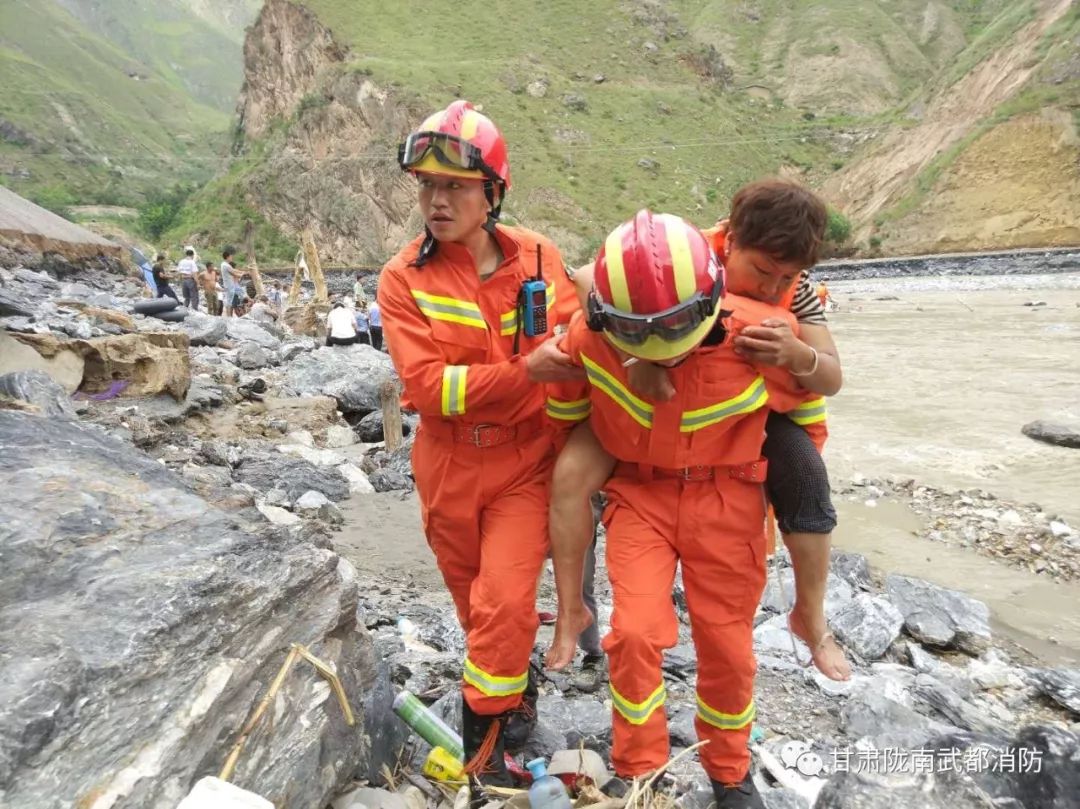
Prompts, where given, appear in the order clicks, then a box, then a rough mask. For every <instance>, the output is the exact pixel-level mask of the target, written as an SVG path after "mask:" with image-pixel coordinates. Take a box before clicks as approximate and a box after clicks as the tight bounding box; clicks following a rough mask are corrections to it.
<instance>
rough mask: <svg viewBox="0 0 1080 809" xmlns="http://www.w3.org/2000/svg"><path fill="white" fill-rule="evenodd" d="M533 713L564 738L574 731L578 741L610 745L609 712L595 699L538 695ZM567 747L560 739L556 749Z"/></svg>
mask: <svg viewBox="0 0 1080 809" xmlns="http://www.w3.org/2000/svg"><path fill="white" fill-rule="evenodd" d="M536 713H537V715H538V716H542V717H544V719H545V720H546V722H547V723H548V724H549V725H550V726H551V727H552V728H553V729H555V730H556V731H557V732H559V733H562V734H563V736H564V737H565V736H566V735H567V734H568V733H570V732H571V731H574V732H576V733H577V734H579V736H580V737H582V738H593V739H598V740H602V741H606V742H609V743H610V741H611V710H610V709H609V708H605V707H604V704H603V703H602V702H599V701H597V700H595V699H592V698H589V697H582V698H580V699H567V698H566V697H564V696H561V695H558V694H541V695H540V698H539V699H537V701H536ZM567 747H568V745H567V743H566V742H565V738H564V742H563V744H562V745H560V748H559V749H564V748H567Z"/></svg>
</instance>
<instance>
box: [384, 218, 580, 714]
mask: <svg viewBox="0 0 1080 809" xmlns="http://www.w3.org/2000/svg"><path fill="white" fill-rule="evenodd" d="M495 238H496V240H497V241H498V243H499V247H500V248H501V250H502V253H503V256H504V259H503V262H502V263H501V264H500V265H499V268H498V269H497V270H496V271H495V273H494V274H493V275H491V276H490V277H489V278H487V279H486V280H484V281H481V280H480V278H479V276H478V274H477V270H476V266H475V263H474V262H473V259H472V256H471V254H470V253H469V252H468V251H467V250H466V249H465V248H464V247H463V246H461V245H459V244H455V243H446V242H440V243H439V246H438V250H437V252H436V253H435V255H434V256H433V257H432V258H431V259H430V260H429V261H428V262H427V263H426V264H425V265H424V266H423V267H414V266H411V263H412V262H413V260H414V259H415V258H416V255H417V251H418V249H419V247H420V244H421V242H422V238H417V239H416V240H414V241H412V242H411V243H410V244H408V245H407V246H406V247H405V248H404V249H403V250H402V251H401V252H400V253H398V254H397V255H396V256H395V257H394V258H392V259H391V260H390V261H389V262H388V263H387V264H386V266H385V267H384V268H383V272H382V276H381V278H380V280H379V294H378V300H379V306H380V307H381V310H382V317H383V329H384V332H385V334H386V336H387V337H388V340H389V345H390V353H391V357H392V359H393V361H394V365H395V367H396V368H397V371H398V374H399V375H400V377H401V380H402V382H403V384H404V394H403V396H402V405H403V407H405V408H409V409H413V410H416V411H417V412H419V414H420V427H419V429H418V431H417V436H416V443H415V444H414V446H413V454H412V464H413V474H414V477H415V479H416V490H417V494H418V495H419V498H420V509H421V516H422V518H423V524H424V533H425V534H426V536H427V540H428V544H429V545H430V546H431V549H432V551H433V552H434V553H435V558H436V560H437V562H438V565H439V570H440V571H441V572H442V575H443V579H444V581H445V582H446V586H447V587H448V588H449V590H450V593H451V595H452V596H453V599H454V605H455V607H456V609H457V614H458V618H459V619H460V621H461V625H462V627H463V628H464V630H465V633H466V643H467V656H466V658H465V661H464V671H463V687H462V691H463V693H464V696H465V699H466V700H467V701H468V703H469V705H470V707H471V708H472V709H473V711H475V712H476V713H477V714H482V715H494V714H499V713H502V712H504V711H507V710H510V709H512V708H515V707H517V706H518V705H519V704H520V702H521V695H522V692H523V691H524V690H525V687H526V684H527V682H528V666H529V655H530V654H531V652H532V648H533V643H534V640H535V636H536V628H537V625H538V621H537V616H536V584H537V580H538V578H539V574H540V570H541V566H542V564H543V561H544V558H545V557H546V555H547V552H548V545H549V540H548V491H549V485H550V476H551V467H552V462H553V455H554V453H553V442H552V439H553V430H552V427H551V424H550V422H549V421H548V420H547V419H546V418H545V416H544V387H543V386H542V385H539V384H536V383H533V382H531V381H530V380H529V378H528V373H527V370H526V363H525V356H526V355H528V354H529V353H530V352H531V351H532V350H533V349H535V348H536V347H537V346H538V345H540V344H541V343H542V342H543V341H544V340H545V339H547V338H548V337H550V336H551V335H552V334H553V331H554V328H555V326H556V325H557V324H558V317H559V314H558V313H559V312H568V311H573V310H574V309H576V308H577V298H576V295H575V293H574V289H573V286H572V285H571V283H570V281H569V279H568V278H567V276H566V273H565V269H564V267H563V263H562V259H561V257H560V256H559V252H558V250H557V249H556V247H555V246H554V245H553V244H552V243H551V242H549V241H547V240H546V239H543V238H542V237H540V236H539V235H537V234H535V233H532V232H531V231H528V230H524V229H520V228H512V227H505V226H502V225H499V226H498V227H497V229H496V232H495ZM538 250H539V251H540V252H541V255H542V262H543V271H542V272H543V278H544V280H545V281H546V282H547V285H548V286H547V305H548V330H547V333H546V334H544V335H543V336H537V337H526V336H525V335H524V333H521V334H519V335H518V340H519V351H518V353H515V352H514V337H515V334H516V333H517V332H518V331H519V323H518V320H519V313H518V307H517V302H518V293H519V291H520V289H521V285H522V282H523V281H525V280H529V279H532V278H534V277H535V275H536V267H537V252H538ZM560 299H561V305H560V306H559V307H556V303H557V302H560Z"/></svg>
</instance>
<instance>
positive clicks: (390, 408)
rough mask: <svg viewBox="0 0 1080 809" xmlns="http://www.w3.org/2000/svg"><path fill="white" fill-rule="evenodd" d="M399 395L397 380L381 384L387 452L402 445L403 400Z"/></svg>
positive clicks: (384, 439) (380, 394) (384, 438)
mask: <svg viewBox="0 0 1080 809" xmlns="http://www.w3.org/2000/svg"><path fill="white" fill-rule="evenodd" d="M398 397H399V392H398V386H397V380H395V379H387V380H386V381H385V382H383V383H382V385H380V386H379V400H380V402H381V404H382V418H383V420H382V424H383V426H382V429H383V441H384V442H386V451H387V452H393V451H394V450H396V449H397V448H398V447H400V446H401V440H402V439H401V402H400V401H399V399H398Z"/></svg>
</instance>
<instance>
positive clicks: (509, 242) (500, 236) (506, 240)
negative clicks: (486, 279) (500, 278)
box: [436, 225, 521, 267]
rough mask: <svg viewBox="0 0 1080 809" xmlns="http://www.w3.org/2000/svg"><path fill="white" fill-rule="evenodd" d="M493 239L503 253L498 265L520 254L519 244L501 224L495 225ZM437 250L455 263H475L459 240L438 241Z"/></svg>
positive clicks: (506, 262)
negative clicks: (501, 260)
mask: <svg viewBox="0 0 1080 809" xmlns="http://www.w3.org/2000/svg"><path fill="white" fill-rule="evenodd" d="M495 241H497V242H498V243H499V249H501V250H502V254H503V262H502V264H500V265H499V266H500V267H502V266H503V264H508V263H509V262H511V261H513V260H514V259H516V258H517V257H518V256H519V255H520V254H521V245H520V244H519V243H518V242H517V241H516V240H515V239H514V237H513V236H511V235H510V234H509V233H507V232H506V230H505V229H504V228H503V227H502V226H501V225H496V226H495ZM439 252H440V253H443V255H445V256H446V258H447V259H449V260H450V261H452V262H454V263H455V264H456V263H458V262H464V263H468V264H475V262H474V261H473V257H472V253H470V252H469V250H468V248H467V247H465V245H463V244H461V243H460V242H439ZM436 255H438V254H436Z"/></svg>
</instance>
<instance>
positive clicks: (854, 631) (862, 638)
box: [831, 593, 904, 660]
mask: <svg viewBox="0 0 1080 809" xmlns="http://www.w3.org/2000/svg"><path fill="white" fill-rule="evenodd" d="M831 621H832V629H833V631H834V632H835V633H836V637H837V638H838V639H839V640H841V641H842V642H843V643H844V645H845V646H848V647H849V648H850V649H851V650H852V651H854V652H855V653H856V654H857V655H859V656H860V657H862V658H864V659H866V660H876V659H877V658H879V657H881V656H882V655H883V654H885V651H886V650H887V649H888V648H889V646H890V645H892V642H893V641H895V640H896V639H897V638H898V637H899V636H900V628H901V627H902V626H903V625H904V616H903V615H901V614H900V612H899V611H898V610H897V609H896V607H894V606H893V605H892V604H890V603H889V602H888V601H886V600H885V599H884V598H881V597H880V596H872V595H870V594H869V593H859V594H858V595H857V596H855V598H853V599H852V600H851V601H850V602H848V603H847V604H846V605H845V606H844V607H842V608H841V609H840V610H838V611H837V612H836V614H834V615H833V616H832V618H831Z"/></svg>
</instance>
